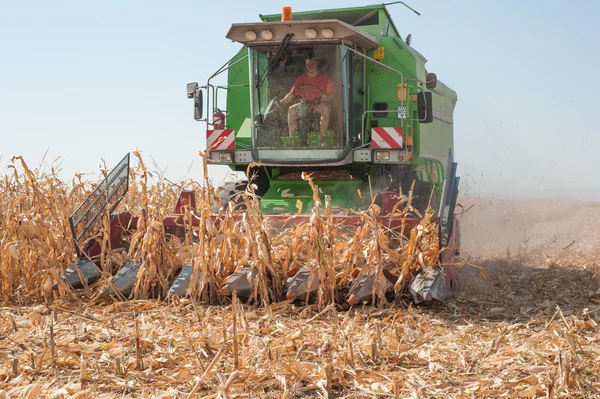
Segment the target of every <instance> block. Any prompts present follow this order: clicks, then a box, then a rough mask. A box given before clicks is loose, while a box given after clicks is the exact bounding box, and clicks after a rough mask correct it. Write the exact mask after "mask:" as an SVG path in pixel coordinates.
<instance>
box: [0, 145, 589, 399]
mask: <svg viewBox="0 0 600 399" xmlns="http://www.w3.org/2000/svg"><path fill="white" fill-rule="evenodd" d="M134 155H135V156H136V158H137V161H138V162H137V164H136V166H135V167H134V168H132V169H131V171H130V186H129V192H128V193H127V196H126V198H125V199H124V200H123V202H122V203H121V204H120V206H119V208H118V209H119V210H121V211H129V212H131V213H133V214H137V215H142V217H140V219H139V221H138V225H137V226H136V227H137V228H136V230H135V231H134V232H133V234H132V235H131V236H130V237H129V238H128V240H129V247H128V248H127V249H126V250H125V249H111V248H109V246H108V243H107V242H106V241H105V238H102V237H101V240H103V241H102V242H103V244H102V248H103V250H102V253H101V255H100V256H101V261H100V262H99V264H100V265H101V268H102V272H103V276H102V278H101V279H100V281H98V282H97V283H95V284H94V285H91V286H89V287H85V288H84V289H83V290H73V289H72V288H71V287H69V286H68V285H67V284H65V283H64V282H63V281H62V280H61V278H60V275H61V273H62V272H63V271H64V270H65V268H66V267H67V266H68V265H69V264H70V263H72V262H73V260H74V259H75V256H76V254H75V248H74V245H73V238H72V235H71V230H70V226H69V222H68V217H69V214H70V213H71V212H72V211H73V210H74V209H75V208H76V207H77V205H78V204H80V203H81V202H82V201H83V199H84V198H85V197H86V196H87V195H89V193H91V191H92V190H93V189H94V188H95V183H90V182H88V181H86V180H85V179H84V176H83V175H76V176H75V177H74V178H73V179H72V180H70V181H68V182H65V181H61V180H60V179H59V178H58V177H57V173H56V171H55V170H53V169H52V168H50V170H48V171H46V170H40V169H35V168H33V169H32V168H30V167H29V166H28V165H27V164H26V162H25V160H24V159H23V158H22V157H15V158H13V160H12V161H13V162H12V165H11V166H10V167H9V168H10V169H9V173H7V174H6V175H3V176H2V178H1V179H2V180H1V181H0V193H1V195H0V398H27V399H30V398H31V399H32V398H56V399H59V398H165V399H166V398H192V397H197V398H200V397H203V398H308V397H323V398H330V397H331V398H334V397H335V398H384V397H389V398H488V397H490V398H492V397H493V398H495V397H520V398H595V397H600V379H599V378H598V375H599V372H600V329H599V327H598V324H597V322H598V321H600V318H599V317H598V316H599V313H600V296H598V295H596V294H595V291H596V289H597V286H598V277H599V274H600V273H599V271H598V268H597V265H596V266H590V265H589V264H586V267H585V268H584V267H581V266H577V265H572V264H568V263H567V264H558V263H557V264H553V265H551V266H547V267H537V266H536V267H533V266H528V265H526V264H523V263H522V262H518V261H515V260H510V259H509V260H500V259H491V260H485V261H481V262H480V266H482V269H484V270H486V271H487V279H486V278H484V277H483V276H482V275H481V273H479V271H478V270H474V269H471V268H468V269H467V267H466V266H465V270H464V273H463V274H464V275H465V276H466V277H468V278H466V279H465V287H464V288H465V289H464V292H463V293H461V294H460V295H459V296H458V298H456V299H455V300H453V301H450V302H448V303H445V304H439V303H438V304H434V305H430V306H426V307H415V306H412V305H410V304H409V303H408V302H407V301H394V302H391V303H390V301H389V299H388V297H386V295H385V290H384V289H383V288H384V285H385V284H386V281H388V280H389V279H386V277H385V276H384V275H383V274H384V271H385V273H388V272H389V273H391V274H392V275H393V276H395V278H396V280H395V281H396V282H395V284H394V285H393V286H392V287H391V288H390V290H391V291H392V292H396V293H398V294H399V293H401V292H402V290H403V289H404V288H406V284H407V283H408V282H409V281H410V280H411V278H412V276H414V274H415V273H416V272H418V271H419V270H421V269H424V268H430V267H439V266H440V265H439V255H440V251H443V248H439V243H438V234H437V225H436V221H435V219H434V215H432V214H431V213H427V214H425V215H423V216H424V217H423V219H422V222H421V223H420V224H419V226H417V228H415V229H413V230H411V231H390V229H389V227H388V226H386V225H383V224H381V223H378V222H377V216H378V212H380V210H379V208H378V207H377V206H375V205H373V206H371V207H370V208H369V209H367V210H365V211H363V212H361V213H360V214H359V216H360V224H359V226H357V227H353V228H351V229H349V228H347V227H344V226H340V225H336V224H335V222H334V220H335V218H333V215H334V210H333V209H332V207H331V202H330V200H329V199H328V198H326V197H324V198H321V197H319V196H318V194H317V193H318V191H317V190H313V192H314V193H315V198H314V200H315V203H316V204H318V206H315V208H314V209H313V210H311V212H312V213H311V217H310V218H309V220H308V221H306V222H302V223H298V224H294V223H293V218H294V216H290V218H291V220H290V224H289V227H287V228H283V229H273V228H272V227H271V226H270V225H269V223H268V222H267V218H265V216H264V215H262V214H261V212H260V210H259V207H258V202H257V200H256V199H255V198H254V196H253V194H252V192H247V193H245V194H243V196H244V197H245V198H244V200H245V204H246V209H245V210H243V211H242V210H239V209H236V208H235V207H233V206H230V207H228V208H226V209H219V207H218V206H217V208H215V205H216V204H217V201H218V193H217V189H216V188H215V187H214V186H213V185H212V184H211V182H210V181H208V180H205V181H203V182H202V184H199V183H197V182H193V181H187V182H181V183H180V184H179V185H178V186H175V185H173V184H170V183H166V182H163V181H162V180H161V179H156V176H154V172H152V171H150V170H148V169H147V167H146V165H145V164H144V162H143V159H142V157H141V155H140V153H139V152H135V153H134ZM205 167H206V165H205ZM204 176H208V174H207V171H206V170H205V174H204ZM305 179H306V181H307V182H308V184H313V182H312V181H311V178H310V176H309V175H306V176H305ZM150 181H154V183H149V182H150ZM181 189H188V190H194V191H195V193H196V198H197V213H196V215H195V216H193V215H192V214H187V216H186V217H188V218H191V217H197V218H199V219H200V223H198V224H196V226H197V227H192V223H191V219H188V223H186V230H185V232H186V234H185V239H184V240H180V239H178V238H177V237H172V236H169V235H168V234H167V235H165V234H164V228H163V224H162V219H163V218H164V216H165V215H168V214H169V213H171V212H172V209H173V204H175V203H176V201H177V198H178V195H179V192H180V190H181ZM407 201H408V200H407ZM215 211H216V212H218V213H220V216H219V219H218V220H219V221H218V222H216V221H215V218H214V217H213V215H214V214H215ZM107 223H108V215H104V219H103V225H104V230H106V229H107ZM94 237H96V238H97V236H95V235H92V237H89V238H94ZM126 262H142V265H143V266H142V268H141V269H140V273H139V275H138V278H137V280H136V283H135V287H134V290H133V292H132V298H131V299H132V300H130V301H117V300H114V299H111V298H110V297H107V296H106V295H105V293H106V289H107V288H108V287H110V285H111V280H112V275H113V273H114V272H115V270H116V269H118V268H119V267H120V266H122V265H123V264H125V263H126ZM184 264H191V265H193V270H194V275H193V277H192V284H191V286H190V291H189V294H190V295H189V297H185V298H174V299H173V300H171V301H164V300H162V298H164V297H165V296H166V294H167V291H168V288H169V284H170V283H171V282H172V280H173V279H174V277H175V274H176V273H177V271H178V270H179V269H180V268H181V267H182V266H183V265H184ZM245 265H251V266H252V267H253V268H254V269H255V270H256V271H257V276H258V278H257V279H255V280H253V284H254V285H253V287H252V293H251V295H250V297H249V298H248V299H247V300H244V301H240V300H239V299H238V298H237V296H235V295H233V297H232V298H228V297H223V296H221V295H219V294H218V293H217V291H218V289H219V288H220V287H221V285H222V284H223V282H224V281H225V280H226V278H227V277H228V276H229V275H231V273H233V272H234V271H235V270H236V269H238V268H239V267H242V266H245ZM301 267H308V268H309V269H310V271H311V273H312V274H314V275H317V276H318V278H319V288H318V293H317V295H316V296H315V297H314V298H312V299H311V300H310V301H301V302H300V303H298V301H292V300H285V301H282V292H283V289H284V288H283V287H284V285H285V283H286V279H287V276H288V275H289V274H290V273H291V272H293V271H294V270H297V269H298V268H301ZM372 271H375V273H376V276H377V277H376V279H375V283H374V286H375V289H374V291H373V292H374V295H373V298H372V300H371V302H370V304H369V305H363V306H358V307H353V308H350V309H348V308H342V306H340V303H341V302H343V299H344V296H345V295H346V294H347V292H348V291H349V290H350V289H351V285H352V282H353V281H354V280H355V278H356V277H359V276H361V275H364V274H368V273H371V272H372ZM599 294H600V293H599Z"/></svg>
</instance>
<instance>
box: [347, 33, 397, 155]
mask: <svg viewBox="0 0 600 399" xmlns="http://www.w3.org/2000/svg"><path fill="white" fill-rule="evenodd" d="M342 46H344V47H345V48H346V50H350V51H352V52H353V53H354V54H356V55H358V56H359V57H362V58H364V59H366V60H368V61H371V62H372V63H374V64H376V65H379V66H381V67H383V68H386V69H388V70H390V71H392V72H394V73H397V74H398V75H400V84H401V85H402V84H404V75H403V74H402V72H400V71H399V70H397V69H395V68H392V67H391V66H389V65H385V64H384V63H383V62H381V61H377V60H376V59H375V58H372V57H369V56H368V55H366V54H363V53H361V52H359V51H356V50H355V49H353V48H350V47H348V46H346V43H344V42H342ZM400 106H401V107H404V100H401V101H400ZM375 112H388V111H386V110H377V111H375ZM389 112H398V111H397V110H395V111H389ZM367 113H373V110H371V111H368V110H367V111H364V112H363V114H362V117H361V123H362V124H361V129H362V133H361V137H360V138H361V143H362V144H363V145H364V144H365V141H364V140H365V123H364V118H365V115H366V114H367ZM400 126H402V128H404V120H402V122H401V123H400Z"/></svg>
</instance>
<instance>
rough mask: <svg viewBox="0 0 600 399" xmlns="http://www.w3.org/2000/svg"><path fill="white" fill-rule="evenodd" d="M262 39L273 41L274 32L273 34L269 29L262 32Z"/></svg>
mask: <svg viewBox="0 0 600 399" xmlns="http://www.w3.org/2000/svg"><path fill="white" fill-rule="evenodd" d="M260 37H262V39H263V40H271V39H273V32H271V31H270V30H268V29H265V30H263V31H262V32H260Z"/></svg>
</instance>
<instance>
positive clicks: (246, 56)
mask: <svg viewBox="0 0 600 399" xmlns="http://www.w3.org/2000/svg"><path fill="white" fill-rule="evenodd" d="M245 49H247V48H246V46H244V47H242V48H241V49H240V51H238V52H237V53H236V54H235V55H234V56H233V57H231V58H230V59H229V60H228V61H227V62H226V63H225V64H223V65H222V66H221V67H220V68H219V69H217V71H216V72H215V73H213V74H212V75H211V76H210V77H209V78H208V80H207V81H206V86H205V87H206V90H207V94H208V90H212V100H213V105H214V100H215V86H213V85H212V84H210V81H211V80H212V79H213V78H215V77H217V76H218V75H220V74H222V73H223V72H225V71H226V70H228V69H229V68H231V67H233V66H234V65H236V64H238V63H240V62H242V61H244V60H245V59H246V58H248V55H245V56H244V57H242V58H240V59H239V60H237V61H235V62H234V63H232V64H230V62H231V61H232V60H233V59H234V58H235V57H237V56H238V55H239V54H240V53H241V52H242V51H244V50H245ZM209 114H210V101H209V99H208V98H207V99H206V125H207V126H206V127H207V128H208V125H212V123H209V122H208V117H209Z"/></svg>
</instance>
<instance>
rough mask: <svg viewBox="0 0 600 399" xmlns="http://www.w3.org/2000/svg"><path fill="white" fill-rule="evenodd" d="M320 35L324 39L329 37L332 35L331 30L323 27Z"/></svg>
mask: <svg viewBox="0 0 600 399" xmlns="http://www.w3.org/2000/svg"><path fill="white" fill-rule="evenodd" d="M321 36H323V37H324V38H325V39H331V38H332V37H333V30H331V29H327V28H325V29H323V30H322V31H321Z"/></svg>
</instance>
